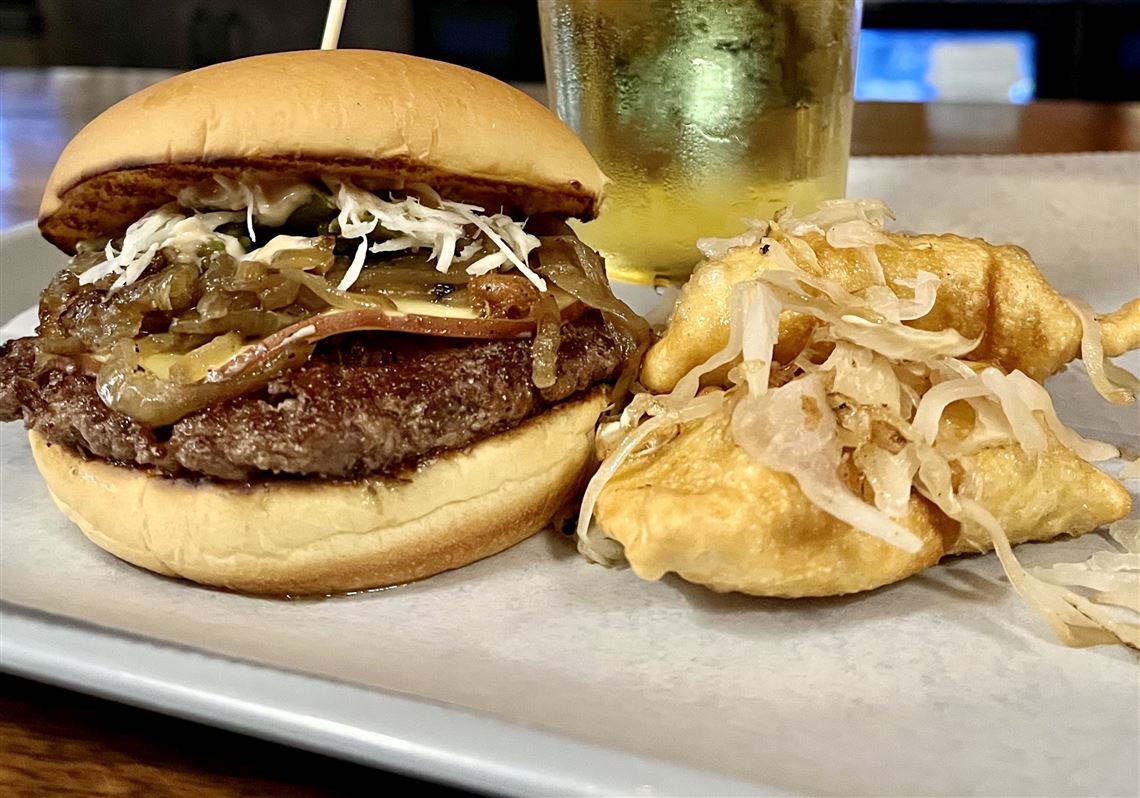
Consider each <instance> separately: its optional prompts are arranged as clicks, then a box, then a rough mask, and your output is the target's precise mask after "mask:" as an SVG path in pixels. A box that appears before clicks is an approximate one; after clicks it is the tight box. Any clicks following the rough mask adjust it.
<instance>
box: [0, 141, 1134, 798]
mask: <svg viewBox="0 0 1140 798" xmlns="http://www.w3.org/2000/svg"><path fill="white" fill-rule="evenodd" d="M849 193H850V194H851V195H853V196H855V195H866V196H880V197H883V198H884V199H886V200H888V202H889V203H890V204H891V205H892V206H893V207H894V209H895V211H896V214H897V216H898V225H897V227H898V228H899V229H908V230H923V231H954V232H960V233H964V234H971V235H984V236H986V237H988V238H990V239H991V240H995V241H997V240H1001V241H1012V242H1016V243H1019V244H1022V245H1023V246H1025V247H1027V248H1028V249H1029V250H1030V251H1031V252H1032V253H1033V254H1034V256H1035V257H1036V259H1037V261H1038V263H1039V264H1040V265H1041V267H1042V270H1043V271H1044V272H1046V274H1047V275H1048V276H1049V277H1050V279H1052V280H1053V282H1054V283H1055V284H1056V285H1057V286H1058V287H1059V288H1061V289H1062V290H1063V291H1066V292H1068V293H1072V294H1076V295H1081V296H1084V297H1086V298H1088V299H1089V300H1090V301H1091V302H1092V303H1093V304H1094V306H1096V307H1098V308H1102V309H1103V308H1107V307H1109V306H1115V305H1118V304H1120V302H1121V301H1122V300H1123V299H1124V298H1126V297H1132V296H1136V295H1137V294H1140V154H1117V155H1086V156H1067V157H1011V158H940V159H922V158H900V159H856V160H855V161H854V162H853V164H852V169H851V181H850V192H849ZM17 244H18V245H19V247H20V249H19V251H20V252H28V251H33V252H35V253H40V254H37V255H36V257H41V256H42V257H44V258H50V257H51V256H50V253H49V252H48V250H46V249H36V248H35V246H34V245H31V244H29V243H28V242H27V241H23V242H15V243H13V240H12V239H11V238H9V239H8V244H7V245H6V247H5V250H6V251H5V252H3V253H0V255H2V256H3V257H4V261H5V262H4V263H3V265H2V271H3V275H4V280H5V281H6V283H7V281H11V280H18V279H20V277H19V274H20V273H19V272H14V271H13V268H14V264H13V263H11V262H10V256H9V254H8V253H10V252H13V251H16V249H17ZM29 247H31V249H29ZM52 268H54V267H53V265H52V264H51V263H44V264H43V265H42V266H40V265H39V264H37V265H36V268H35V269H32V268H30V267H26V266H24V265H23V264H21V266H20V269H21V271H23V270H25V269H26V273H29V274H30V273H32V272H38V273H37V274H35V275H34V279H36V280H37V281H41V282H42V279H43V275H44V274H46V273H50V271H51V270H52ZM6 290H7V286H6ZM22 290H26V287H24V288H23V289H22ZM23 324H27V319H24V320H23ZM18 326H19V325H18V324H17V325H10V327H9V329H8V332H9V333H22V332H25V331H24V330H18V329H16V328H17V327H18ZM1131 365H1132V367H1133V368H1135V361H1134V360H1133V362H1132V363H1131ZM1079 377H1080V375H1079V372H1077V371H1076V370H1074V371H1073V372H1069V373H1067V374H1065V375H1062V376H1061V377H1059V378H1057V379H1055V380H1054V381H1053V382H1052V383H1051V386H1050V387H1051V389H1053V391H1054V395H1055V396H1056V397H1057V402H1058V405H1059V410H1060V411H1061V412H1062V414H1063V415H1064V416H1065V417H1066V418H1067V419H1068V421H1069V422H1070V423H1072V424H1074V425H1075V426H1077V427H1078V428H1079V429H1082V430H1084V431H1093V432H1096V433H1097V434H1098V435H1099V436H1100V437H1102V438H1105V439H1109V440H1114V441H1118V442H1120V441H1130V442H1131V443H1132V444H1133V445H1135V444H1136V441H1137V436H1138V435H1140V416H1138V415H1137V412H1136V411H1135V409H1127V410H1121V409H1119V408H1110V407H1108V406H1107V405H1105V404H1104V403H1103V402H1102V401H1101V400H1100V399H1099V397H1097V396H1096V394H1095V393H1094V392H1093V391H1092V390H1091V388H1089V387H1088V386H1087V385H1085V384H1084V383H1083V382H1082V381H1081V379H1079ZM1131 487H1132V488H1133V490H1134V492H1135V488H1136V483H1135V482H1133V483H1131ZM130 511H131V509H130V508H124V512H130ZM0 522H2V534H0V599H3V600H4V601H7V602H11V603H13V604H17V605H20V606H23V607H29V608H34V609H37V610H42V611H44V612H47V613H52V614H56V615H59V616H63V617H66V618H70V619H76V620H81V621H87V622H91V623H95V624H99V625H102V626H106V627H110V628H113V629H116V630H119V631H123V632H127V633H132V634H137V635H142V636H146V637H150V638H154V639H156V640H161V641H170V642H176V643H180V644H184V645H188V646H193V647H196V648H199V649H202V650H205V651H209V652H215V653H218V654H224V655H228V656H232V657H238V658H243V659H247V660H251V661H255V662H259V663H265V664H269V665H274V666H278V667H281V668H286V669H291V670H296V671H302V672H306V673H310V674H316V675H321V676H327V677H330V678H335V679H343V680H349V681H352V682H356V683H360V684H363V685H369V686H375V687H377V688H383V689H387V690H393V691H398V692H402V693H407V694H410V695H414V696H421V697H424V698H427V699H430V700H433V701H437V702H444V703H450V704H454V705H457V706H462V707H465V708H468V709H473V710H476V711H483V712H487V713H492V714H494V715H496V716H498V717H501V718H504V719H507V720H510V721H514V722H517V723H519V724H521V725H524V726H531V727H540V728H545V729H549V730H553V731H558V732H562V733H564V734H567V735H570V736H573V737H576V738H580V739H583V740H588V741H591V742H595V743H600V744H603V745H608V746H613V747H618V748H623V749H627V750H631V751H635V752H638V753H643V754H646V755H649V756H653V757H659V758H665V759H669V760H672V761H675V762H678V763H681V764H687V765H691V766H694V767H698V768H704V769H709V770H714V771H720V772H723V773H725V774H729V775H733V776H737V777H742V778H745V779H752V780H755V781H756V782H758V783H763V784H767V785H772V786H775V787H777V788H781V789H786V790H794V791H803V792H809V793H816V794H819V793H825V794H826V793H831V794H845V795H850V794H867V793H871V794H892V795H919V794H923V795H925V794H931V795H966V794H1007V795H1013V794H1016V795H1030V794H1038V795H1117V794H1119V795H1126V794H1136V793H1137V791H1138V790H1140V669H1138V667H1137V664H1138V657H1137V654H1136V653H1135V652H1133V651H1130V650H1126V649H1124V648H1096V649H1086V650H1074V649H1067V648H1064V647H1063V646H1061V645H1059V644H1058V643H1057V642H1055V640H1054V639H1053V637H1052V635H1051V633H1050V632H1049V630H1048V628H1047V627H1046V626H1045V624H1044V623H1043V622H1042V621H1041V620H1039V619H1038V618H1037V617H1036V616H1035V615H1034V614H1033V613H1032V611H1031V610H1029V609H1028V608H1027V607H1025V606H1024V605H1023V604H1022V603H1021V602H1020V600H1019V599H1017V597H1016V596H1015V595H1014V594H1013V593H1012V591H1011V590H1010V588H1009V586H1008V584H1007V583H1006V582H1005V580H1004V578H1003V577H1002V574H1001V569H1000V566H999V565H998V563H997V561H996V559H994V558H993V557H992V556H988V557H976V558H966V559H960V560H955V561H953V562H950V563H949V564H946V565H942V566H939V567H938V568H935V569H932V570H930V571H928V572H926V573H924V574H921V575H919V576H917V577H914V578H912V579H910V580H908V581H906V582H904V583H902V584H899V585H895V586H891V587H888V588H886V589H883V590H879V591H876V592H874V593H871V594H867V595H862V596H856V597H849V598H843V599H833V600H807V601H797V602H785V601H778V600H761V599H753V598H747V597H741V596H719V595H716V594H713V593H711V592H708V591H705V590H703V589H701V588H698V587H693V586H690V585H687V584H685V583H683V582H681V581H679V580H676V579H671V578H670V579H666V580H664V581H663V582H661V583H654V584H650V583H644V582H640V581H639V580H638V579H637V578H636V577H635V576H634V575H633V574H632V573H631V572H629V571H628V570H606V569H603V568H601V567H598V566H591V565H588V564H587V563H586V562H585V561H583V560H582V559H581V558H579V557H578V556H577V554H576V553H575V551H574V548H573V546H572V545H571V544H570V543H569V542H568V541H566V540H564V539H561V538H559V537H558V536H556V535H555V534H554V533H549V534H542V535H539V536H537V537H535V538H532V539H531V540H529V541H527V542H526V543H524V544H522V545H520V546H517V547H515V548H514V549H512V550H510V551H508V552H506V553H504V554H502V555H499V556H497V557H494V558H491V559H489V560H485V561H483V562H480V563H477V564H475V565H472V566H470V567H468V568H464V569H462V570H460V571H457V572H453V573H448V574H443V575H440V576H437V577H434V578H432V579H429V580H426V581H424V582H421V583H418V584H413V585H409V586H405V587H401V588H396V589H391V590H385V591H380V592H376V593H371V594H365V595H360V596H353V597H344V598H336V599H328V600H316V601H284V600H281V601H277V600H267V599H256V598H248V597H244V596H237V595H230V594H227V593H222V592H218V591H213V590H208V589H203V588H199V587H195V586H193V585H189V584H186V583H183V582H179V581H175V580H170V579H165V578H161V577H156V576H153V575H151V574H149V573H146V572H143V571H140V570H138V569H135V568H133V567H131V566H129V565H126V564H124V563H121V562H119V561H118V560H116V559H114V558H113V557H111V556H110V555H107V554H105V553H103V552H102V551H101V550H99V549H97V548H96V547H95V546H93V545H92V544H90V543H88V542H87V541H86V539H84V538H83V537H82V535H81V534H79V532H78V531H77V530H76V529H75V528H74V527H73V526H71V525H70V524H69V523H68V522H67V521H66V520H65V519H64V518H63V517H62V516H61V515H60V514H59V513H58V512H57V511H56V509H55V508H54V507H53V506H52V504H51V501H50V499H49V498H48V496H47V493H46V491H45V489H44V488H43V486H42V484H41V482H40V480H39V477H38V475H37V474H36V473H35V469H34V466H33V465H32V462H31V458H30V455H29V453H28V450H27V445H26V442H25V439H24V437H23V433H22V430H21V429H19V427H18V425H15V424H7V425H4V426H3V428H2V429H0ZM1105 546H1106V543H1105V542H1104V541H1103V540H1102V539H1101V538H1100V537H1099V536H1097V535H1090V536H1086V537H1085V538H1082V539H1080V540H1077V541H1066V542H1057V543H1053V544H1046V545H1036V546H1026V547H1022V548H1021V549H1019V554H1020V556H1021V557H1022V559H1023V561H1025V562H1026V563H1027V564H1035V563H1044V562H1048V561H1054V560H1058V559H1070V560H1075V559H1083V557H1084V556H1085V555H1087V553H1088V552H1090V551H1092V550H1096V549H1098V548H1102V547H1105Z"/></svg>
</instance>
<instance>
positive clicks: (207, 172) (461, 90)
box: [39, 50, 606, 252]
mask: <svg viewBox="0 0 1140 798" xmlns="http://www.w3.org/2000/svg"><path fill="white" fill-rule="evenodd" d="M267 86H276V87H280V86H287V87H288V91H267V90H266V87H267ZM521 139H525V140H526V142H527V143H528V144H527V146H520V140H521ZM214 175H222V176H228V177H233V178H237V177H239V176H244V177H245V178H246V179H247V180H252V181H260V180H266V179H269V180H272V179H273V178H275V177H283V178H289V179H316V178H319V177H320V176H330V177H338V178H348V179H351V180H352V181H353V182H354V183H356V184H357V185H359V186H360V187H362V188H368V189H380V188H400V187H402V186H403V185H404V184H405V183H407V182H416V183H427V184H430V185H431V186H432V187H433V188H434V189H435V190H436V191H438V192H439V193H440V194H441V195H442V196H443V197H444V198H447V199H457V200H462V201H464V202H470V203H475V204H484V205H486V207H488V208H492V207H493V208H495V209H496V210H497V209H498V208H500V207H502V208H503V209H504V210H505V211H506V212H508V213H509V212H517V213H520V214H523V215H526V216H530V215H535V214H540V213H554V214H558V215H560V216H565V217H578V218H582V219H589V218H592V217H593V216H594V215H595V214H596V212H597V210H598V206H599V205H600V203H601V199H602V191H603V188H604V186H605V183H606V178H605V175H603V174H602V172H601V170H600V169H599V168H598V166H597V164H596V163H595V162H594V160H593V158H592V157H591V156H590V154H589V152H588V151H587V150H586V147H585V146H584V145H583V144H582V143H581V142H580V141H579V140H578V139H577V138H576V137H575V136H574V134H573V133H572V132H571V131H570V130H569V129H568V128H567V127H566V126H565V125H563V124H562V122H561V121H559V120H558V118H557V117H556V116H555V115H554V114H553V113H551V112H550V111H549V110H548V109H547V108H546V107H544V106H543V105H541V104H540V103H538V102H536V101H535V100H534V99H532V98H531V97H529V96H527V95H526V94H524V93H523V92H521V91H519V90H517V89H515V88H512V87H511V86H508V85H507V84H505V83H502V82H500V81H498V80H495V79H494V78H491V77H489V76H487V75H483V74H480V73H478V72H473V71H471V70H469V69H464V68H463V67H458V66H454V65H451V64H444V63H439V62H436V61H430V60H427V59H423V58H416V57H413V56H408V55H402V54H397V53H388V52H381V51H375V50H315V51H313V50H309V51H298V52H288V53H273V54H269V55H262V56H255V57H252V58H244V59H240V60H237V61H230V62H226V63H222V64H217V65H215V66H210V67H206V68H204V69H198V70H195V71H193V72H187V73H184V74H181V75H177V76H175V77H172V78H169V79H167V80H164V81H162V82H161V83H158V84H156V85H154V86H151V87H149V88H147V89H144V90H142V91H140V92H138V93H137V94H134V95H132V96H130V97H128V98H127V99H125V100H123V101H122V102H120V103H118V104H117V105H115V106H113V107H111V108H109V109H108V110H107V111H105V112H104V113H103V114H101V115H100V116H99V117H97V118H96V119H95V120H94V121H92V122H91V123H90V124H88V125H87V126H86V127H85V128H84V129H83V130H82V131H80V132H79V134H78V135H77V136H76V137H75V138H74V139H73V140H72V141H71V143H70V144H68V146H67V148H66V149H65V150H64V152H63V154H62V155H61V156H60V158H59V161H58V162H57V163H56V166H55V169H54V170H53V172H52V174H51V177H50V178H49V180H48V184H47V188H46V190H45V192H44V196H43V201H42V203H41V205H40V213H39V220H40V230H41V232H42V233H43V235H44V237H45V238H47V239H48V240H49V241H51V242H52V243H53V244H55V245H56V246H58V247H60V248H61V249H63V250H65V251H68V252H74V250H75V245H76V243H77V242H79V241H81V240H84V239H92V238H100V237H113V236H115V235H118V234H119V233H121V232H122V231H123V230H124V229H125V228H126V227H127V225H129V224H130V223H132V222H134V221H135V220H136V219H137V218H139V217H140V216H141V215H142V214H143V213H145V212H146V211H148V210H150V209H152V208H156V207H158V206H160V205H162V204H164V203H166V202H169V201H171V200H172V199H174V198H175V196H176V195H177V193H178V191H179V190H180V189H182V188H184V187H187V186H194V185H198V184H202V183H208V182H209V181H211V179H212V178H213V177H214Z"/></svg>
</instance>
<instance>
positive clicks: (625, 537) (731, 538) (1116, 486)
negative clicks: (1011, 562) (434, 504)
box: [594, 413, 1130, 598]
mask: <svg viewBox="0 0 1140 798" xmlns="http://www.w3.org/2000/svg"><path fill="white" fill-rule="evenodd" d="M965 482H966V486H965V487H964V493H965V494H969V495H973V496H975V497H977V498H978V499H979V500H980V501H981V503H982V505H983V506H985V507H986V508H987V509H988V510H989V511H990V512H991V513H993V515H994V516H995V517H996V518H997V519H998V521H999V522H1000V523H1001V524H1002V525H1003V526H1004V527H1005V530H1006V533H1007V534H1008V536H1009V539H1010V542H1011V543H1014V544H1016V543H1024V542H1027V541H1033V540H1048V539H1050V538H1053V537H1056V536H1057V535H1060V534H1071V535H1079V534H1083V533H1085V532H1089V531H1091V530H1093V529H1096V528H1097V527H1099V526H1102V525H1103V524H1107V523H1109V522H1112V521H1115V520H1117V519H1119V518H1122V517H1124V516H1125V515H1127V514H1128V511H1129V508H1130V500H1129V496H1128V492H1127V491H1126V490H1125V489H1124V488H1123V487H1122V486H1121V485H1120V483H1118V482H1117V481H1116V480H1114V479H1112V478H1111V477H1109V476H1108V475H1107V474H1105V473H1104V472H1102V471H1100V470H1099V469H1097V468H1096V467H1094V466H1092V465H1090V464H1088V463H1086V462H1085V461H1084V460H1082V459H1081V458H1079V457H1077V456H1076V455H1075V454H1073V452H1071V451H1070V450H1069V449H1066V448H1064V447H1062V446H1060V445H1054V446H1053V447H1052V448H1050V449H1048V450H1047V451H1045V452H1043V453H1042V454H1041V455H1039V456H1037V457H1031V456H1029V455H1026V454H1025V453H1024V452H1023V451H1022V450H1021V448H1020V447H1018V446H1001V447H994V448H991V449H986V450H983V451H982V452H980V453H979V454H978V455H976V461H975V466H974V468H973V469H972V470H971V471H970V472H969V473H968V474H967V476H966V477H965ZM594 515H595V517H596V518H597V521H598V524H599V525H600V526H601V527H602V529H604V530H605V532H606V534H607V535H608V536H609V537H611V538H613V539H614V540H617V541H618V542H620V543H621V544H622V545H623V547H624V554H625V558H626V560H628V561H629V564H630V567H631V568H632V569H633V570H634V572H635V573H636V574H637V575H638V576H640V577H641V578H642V579H650V580H656V579H660V578H661V577H662V576H664V575H665V574H666V573H670V572H673V573H677V574H678V575H680V576H681V577H682V578H683V579H685V580H687V581H689V582H694V583H696V584H700V585H705V586H706V587H709V588H712V589H713V590H716V591H718V592H729V591H737V592H741V593H748V594H751V595H754V596H779V597H784V598H797V597H804V596H836V595H842V594H845V593H855V592H859V591H862V590H871V589H873V588H876V587H880V586H882V585H887V584H890V583H892V582H897V581H899V580H901V579H905V578H906V577H908V576H911V575H912V574H915V573H918V572H919V571H922V570H924V569H925V568H927V567H929V566H931V565H933V564H934V563H936V562H938V560H939V559H941V558H942V557H943V556H946V555H951V554H964V553H969V552H982V551H990V550H992V549H993V541H992V540H991V538H990V535H989V533H988V532H987V531H986V530H984V529H982V528H981V527H979V526H978V525H976V524H972V523H966V524H962V525H959V523H958V522H957V521H953V520H951V519H949V518H947V517H946V516H945V515H944V514H943V513H942V512H941V511H939V510H938V508H936V507H935V506H934V505H933V504H931V503H930V502H928V501H926V500H925V499H923V498H921V497H919V496H918V495H917V494H915V495H912V496H911V498H910V503H909V507H908V512H907V516H906V519H905V521H904V526H906V527H907V528H908V529H909V530H910V531H912V532H913V533H915V534H916V535H917V536H918V537H919V538H920V540H921V541H922V547H921V548H920V549H919V551H918V552H916V553H914V554H911V553H908V552H905V551H903V550H901V549H898V548H895V547H893V546H891V545H888V544H887V543H884V542H883V541H881V540H879V539H877V538H874V537H871V536H869V535H867V534H865V533H863V532H861V531H859V530H857V529H854V528H853V527H851V526H849V525H847V524H845V523H843V522H841V521H839V520H837V519H836V518H834V517H833V516H831V515H828V514H827V513H825V512H824V511H823V510H821V509H819V508H818V507H817V506H816V505H814V504H813V503H812V502H811V501H810V500H809V499H808V498H807V497H806V496H804V494H803V492H802V491H801V490H800V488H799V486H798V485H797V484H796V480H795V479H794V478H793V477H791V476H789V475H788V474H784V473H780V472H777V471H773V470H771V469H769V468H766V467H764V466H762V465H760V464H758V463H756V462H754V461H753V460H752V459H751V458H749V456H748V454H747V453H746V452H745V451H744V450H743V449H742V448H741V447H739V446H737V444H736V443H735V442H734V441H733V439H732V437H731V435H730V434H729V431H728V416H727V415H726V414H721V413H718V414H716V415H712V416H708V417H706V418H704V419H701V420H700V421H697V422H693V423H690V424H686V425H685V426H684V427H683V428H682V430H681V431H680V432H679V433H678V434H677V436H676V437H674V438H672V439H671V440H669V441H668V442H667V443H664V444H662V445H660V446H659V447H657V448H655V449H654V450H653V451H652V452H651V453H650V454H649V455H647V456H644V457H635V458H633V459H630V460H627V461H626V462H625V463H624V464H623V465H622V466H621V468H620V469H619V470H618V472H617V473H616V474H615V475H614V477H613V478H612V479H611V480H610V481H609V483H608V485H607V486H606V489H605V490H604V491H603V492H602V494H601V496H600V497H599V498H598V502H597V505H596V506H595V508H594Z"/></svg>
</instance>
